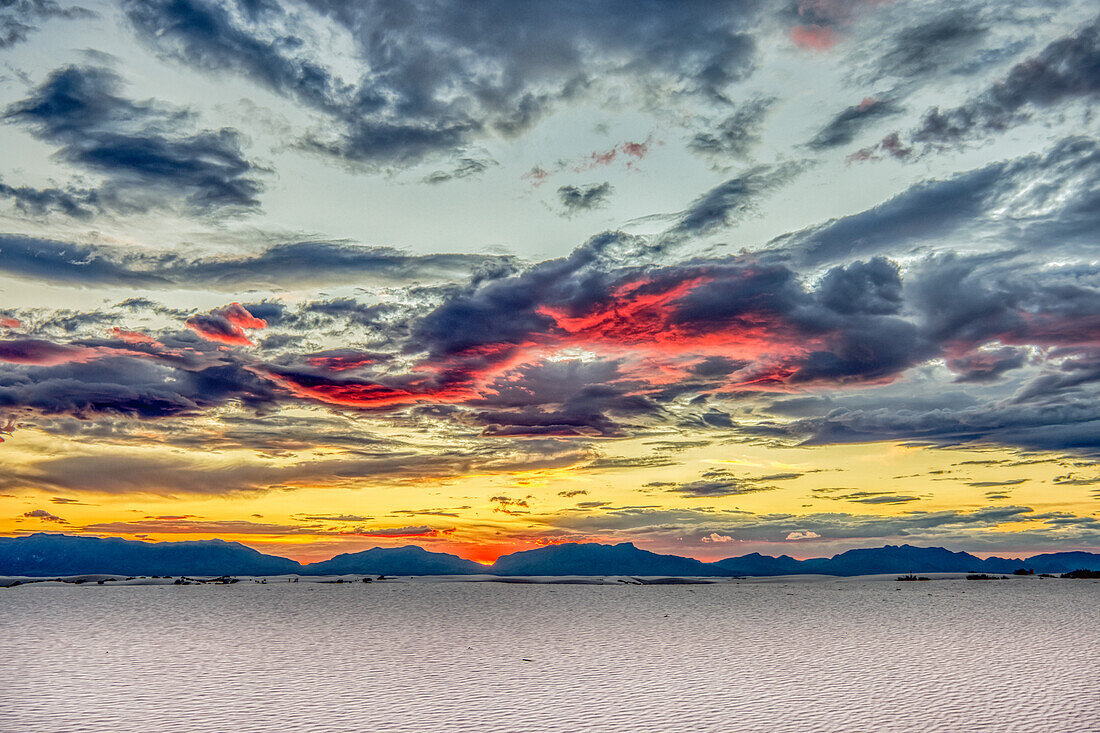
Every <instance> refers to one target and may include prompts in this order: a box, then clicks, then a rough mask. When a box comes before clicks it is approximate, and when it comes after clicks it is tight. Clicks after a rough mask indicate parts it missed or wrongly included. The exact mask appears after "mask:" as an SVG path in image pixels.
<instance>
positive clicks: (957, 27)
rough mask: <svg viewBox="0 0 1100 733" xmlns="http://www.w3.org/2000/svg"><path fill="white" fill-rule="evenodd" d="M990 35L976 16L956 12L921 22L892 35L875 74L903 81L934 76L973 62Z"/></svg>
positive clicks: (876, 61) (986, 27)
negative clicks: (976, 48)
mask: <svg viewBox="0 0 1100 733" xmlns="http://www.w3.org/2000/svg"><path fill="white" fill-rule="evenodd" d="M989 33H990V29H989V27H988V26H986V25H985V24H984V23H983V21H982V20H981V19H980V18H979V17H978V16H977V14H974V13H964V12H960V11H959V10H957V9H951V10H949V11H948V12H946V13H943V14H941V15H937V16H935V17H933V18H930V19H928V20H920V21H918V22H916V23H914V24H911V25H908V26H906V27H904V28H901V29H899V30H897V31H896V32H895V33H894V34H893V35H892V37H891V38H890V42H889V45H888V47H887V49H886V51H885V52H884V53H883V54H882V55H881V56H880V57H879V58H878V59H876V60H875V62H874V66H875V74H876V76H878V77H898V78H901V79H911V78H915V77H922V76H932V75H934V74H935V73H937V72H942V71H944V70H945V69H946V68H947V67H950V66H952V65H957V64H960V63H962V62H965V61H973V60H974V49H975V47H976V46H977V45H978V44H979V43H980V42H981V41H982V40H983V39H985V38H986V37H987V36H988V35H989Z"/></svg>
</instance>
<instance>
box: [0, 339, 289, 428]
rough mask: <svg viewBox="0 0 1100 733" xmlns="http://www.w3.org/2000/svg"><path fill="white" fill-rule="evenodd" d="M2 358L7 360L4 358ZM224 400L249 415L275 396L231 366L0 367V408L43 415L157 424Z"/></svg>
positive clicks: (123, 361)
mask: <svg viewBox="0 0 1100 733" xmlns="http://www.w3.org/2000/svg"><path fill="white" fill-rule="evenodd" d="M70 348H73V347H70ZM2 358H3V359H4V360H5V361H10V359H11V357H10V355H8V354H5V355H4V356H3V357H2ZM47 363H50V362H47ZM230 400H233V401H239V402H240V403H241V404H242V405H245V406H247V407H251V408H253V409H256V408H262V407H264V406H274V405H275V403H276V392H275V389H274V388H273V386H272V385H271V384H269V383H267V382H265V381H264V380H262V379H260V378H258V377H256V376H255V375H254V374H252V373H250V372H248V371H247V370H245V369H244V368H242V367H241V366H240V365H236V364H231V363H230V364H215V365H210V366H193V367H191V368H189V369H187V368H182V367H181V368H173V366H170V365H168V364H164V363H157V362H152V361H150V360H148V359H140V358H136V357H125V356H118V357H110V356H105V357H103V358H99V359H96V360H94V361H88V362H86V363H79V362H68V363H61V364H55V365H53V366H20V367H9V366H2V365H0V406H4V407H18V408H24V409H31V410H35V411H37V412H41V413H44V414H47V415H48V414H70V415H77V416H85V415H90V414H94V413H113V414H119V415H130V416H135V417H143V418H159V417H168V416H173V415H181V414H198V413H199V412H202V411H203V410H205V409H208V408H211V407H216V406H219V405H223V404H225V403H226V402H228V401H230Z"/></svg>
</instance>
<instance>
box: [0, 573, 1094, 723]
mask: <svg viewBox="0 0 1100 733" xmlns="http://www.w3.org/2000/svg"><path fill="white" fill-rule="evenodd" d="M333 579H335V578H327V579H321V580H333ZM286 580H287V579H286V578H282V579H274V578H271V579H268V582H267V583H265V584H261V583H258V582H244V581H242V582H240V583H236V584H233V585H228V586H217V585H193V586H175V585H167V586H163V585H162V586H137V587H133V586H117V585H115V584H114V583H111V582H108V583H105V584H104V585H103V586H100V585H98V584H96V583H95V582H91V583H85V584H82V585H79V586H77V585H71V584H63V583H60V584H59V583H51V584H31V585H24V586H19V587H16V588H9V589H5V590H3V591H2V596H0V623H2V624H3V627H4V629H5V631H6V633H7V642H6V644H5V646H4V648H3V650H2V651H0V679H3V680H4V682H3V687H4V690H3V692H4V694H3V695H2V696H0V730H2V731H5V732H7V731H12V732H13V733H14V732H15V731H20V733H46V732H49V733H55V732H60V731H88V732H94V733H98V732H101V731H102V732H103V733H128V732H130V731H134V732H136V731H143V732H144V731H158V732H161V731H163V732H165V733H173V732H174V731H180V732H181V733H182V732H185V731H186V732H187V733H200V732H202V733H205V732H207V731H233V732H234V733H254V732H260V731H264V732H266V731H289V732H292V733H293V732H295V731H334V730H343V731H370V732H375V731H409V730H418V731H563V732H564V731H677V730H715V731H764V730H766V731H785V730H791V731H795V730H797V731H870V730H874V731H917V730H919V731H929V730H946V731H962V730H998V731H999V730H1010V729H1012V730H1034V731H1039V730H1043V731H1089V730H1095V729H1096V727H1097V725H1098V724H1100V695H1098V694H1097V692H1096V659H1097V652H1098V650H1100V632H1098V631H1097V628H1096V624H1095V609H1096V607H1097V602H1098V601H1100V583H1097V582H1093V581H1072V580H1055V579H1046V580H1040V579H1037V578H1022V579H1012V580H1008V581H998V582H982V581H966V580H961V579H953V580H948V579H943V580H933V581H931V582H927V583H896V582H893V581H891V580H881V579H880V580H869V579H865V578H859V579H837V578H822V577H817V578H814V579H812V580H811V579H805V578H802V579H799V578H790V577H788V578H772V579H767V580H759V581H747V582H746V581H741V582H737V581H725V582H720V583H715V584H708V585H687V586H636V585H631V584H627V583H623V582H619V581H620V579H618V578H608V579H593V578H588V579H580V578H578V579H575V580H585V581H589V582H591V581H595V582H598V583H609V585H602V584H601V585H574V584H548V583H545V582H542V583H530V584H515V583H495V582H494V583H487V582H454V580H455V579H450V582H440V579H425V578H420V579H398V580H396V581H393V582H382V583H378V582H374V583H369V584H365V583H341V584H335V583H323V582H305V581H303V582H301V583H289V582H286ZM311 580H312V579H311ZM444 580H447V579H444ZM558 580H560V579H558ZM123 582H127V581H123ZM128 582H131V583H140V582H142V581H141V580H140V579H138V580H134V581H128ZM161 582H168V583H171V582H172V581H171V580H165V579H161Z"/></svg>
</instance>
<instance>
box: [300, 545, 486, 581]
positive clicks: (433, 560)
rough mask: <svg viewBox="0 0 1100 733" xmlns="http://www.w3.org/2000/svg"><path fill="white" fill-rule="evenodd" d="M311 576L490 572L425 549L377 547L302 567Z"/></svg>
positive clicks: (471, 563)
mask: <svg viewBox="0 0 1100 733" xmlns="http://www.w3.org/2000/svg"><path fill="white" fill-rule="evenodd" d="M302 572H303V573H306V574H308V575H347V574H357V575H376V574H377V575H470V574H474V573H487V572H489V568H487V567H485V566H484V565H479V564H478V563H476V562H473V561H472V560H464V559H463V558H461V557H458V556H457V555H448V554H447V553H444V552H428V551H427V550H425V549H424V548H423V547H418V546H417V545H408V546H407V547H374V548H371V549H370V550H364V551H363V552H348V553H344V554H343V555H337V556H336V557H334V558H332V559H330V560H325V561H323V562H315V563H310V564H308V565H305V566H303V568H302Z"/></svg>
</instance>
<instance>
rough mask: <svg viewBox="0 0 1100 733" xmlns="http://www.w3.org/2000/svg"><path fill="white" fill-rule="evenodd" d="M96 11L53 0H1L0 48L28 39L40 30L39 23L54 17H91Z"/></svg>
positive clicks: (70, 18)
mask: <svg viewBox="0 0 1100 733" xmlns="http://www.w3.org/2000/svg"><path fill="white" fill-rule="evenodd" d="M94 16H95V13H93V12H92V11H90V10H87V9H85V8H81V7H77V6H72V5H68V4H66V5H61V4H59V3H56V2H54V1H53V0H0V49H4V48H8V47H9V46H14V45H15V44H17V43H20V42H22V41H25V40H27V36H28V35H29V34H30V33H32V32H34V31H36V30H38V25H37V24H39V23H42V22H44V21H47V20H50V19H52V18H62V19H69V20H72V19H78V18H91V17H94Z"/></svg>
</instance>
